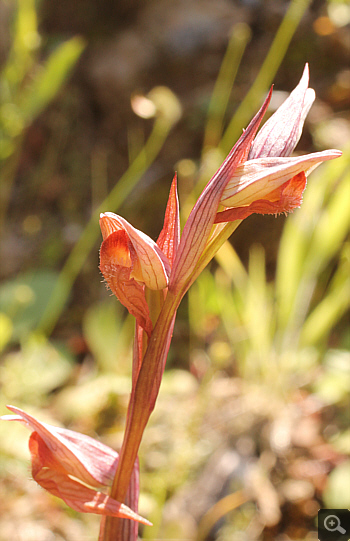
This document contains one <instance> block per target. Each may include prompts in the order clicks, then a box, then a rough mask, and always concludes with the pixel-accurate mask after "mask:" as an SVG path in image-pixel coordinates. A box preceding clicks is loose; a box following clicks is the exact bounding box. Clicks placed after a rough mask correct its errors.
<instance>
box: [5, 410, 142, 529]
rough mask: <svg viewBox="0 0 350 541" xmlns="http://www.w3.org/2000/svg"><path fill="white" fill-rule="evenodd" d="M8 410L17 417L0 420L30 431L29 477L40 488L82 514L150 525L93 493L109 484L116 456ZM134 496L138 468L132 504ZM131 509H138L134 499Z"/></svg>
mask: <svg viewBox="0 0 350 541" xmlns="http://www.w3.org/2000/svg"><path fill="white" fill-rule="evenodd" d="M7 407H8V409H9V410H11V411H12V412H14V413H15V414H16V415H3V416H2V417H0V419H2V420H4V421H19V422H20V423H22V424H24V425H25V426H27V428H29V429H30V430H31V431H32V434H31V436H30V438H29V450H30V454H31V458H32V475H33V478H34V479H35V481H36V482H37V483H38V484H39V485H40V486H42V487H43V488H44V489H45V490H47V491H48V492H50V493H51V494H53V495H54V496H57V497H58V498H61V499H62V500H63V501H64V502H66V504H67V505H69V506H70V507H72V509H75V510H76V511H79V512H81V513H95V514H98V515H108V516H113V517H121V518H128V519H131V520H134V521H136V522H141V523H143V524H150V522H148V520H146V519H144V518H142V517H140V515H138V514H137V513H136V512H135V511H133V510H132V509H130V508H129V507H128V506H127V505H125V504H123V503H119V502H117V501H116V500H114V499H113V498H111V497H110V496H108V495H107V494H105V493H104V492H100V491H98V490H95V489H97V488H106V487H108V486H110V485H111V484H112V481H113V478H114V475H115V472H116V469H117V464H118V453H116V452H115V451H113V449H110V448H109V447H107V446H106V445H103V444H102V443H100V442H98V441H96V440H94V439H93V438H90V437H89V436H84V435H83V434H79V433H78V432H73V431H72V430H66V429H64V428H57V427H54V426H51V425H48V424H46V423H42V422H40V421H38V420H37V419H35V418H34V417H32V416H31V415H29V413H26V412H24V411H23V410H21V409H19V408H16V407H14V406H7ZM92 487H93V488H92ZM135 495H137V497H138V468H137V467H135V468H134V471H133V475H132V479H131V483H130V490H129V499H130V500H133V499H134V497H135ZM132 505H133V506H135V505H136V508H137V501H136V502H135V499H134V501H132Z"/></svg>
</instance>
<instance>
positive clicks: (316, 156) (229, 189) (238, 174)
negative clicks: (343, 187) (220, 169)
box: [221, 149, 342, 207]
mask: <svg viewBox="0 0 350 541" xmlns="http://www.w3.org/2000/svg"><path fill="white" fill-rule="evenodd" d="M341 155H342V153H341V152H340V151H339V150H335V149H331V150H325V151H323V152H314V153H312V154H306V155H304V156H296V157H292V158H290V157H284V156H282V157H264V158H255V159H252V160H249V161H247V162H245V163H244V164H242V165H240V166H238V167H237V169H236V170H235V172H234V174H233V176H232V178H231V179H230V181H229V182H228V184H227V186H226V188H225V190H224V193H223V196H222V198H221V204H222V205H224V206H226V207H238V206H245V205H249V204H251V203H252V202H254V201H256V200H257V199H264V198H265V197H267V196H268V194H269V193H271V192H272V191H274V190H275V189H276V188H279V187H280V186H282V184H285V183H286V182H287V181H288V180H290V179H291V178H293V177H294V176H296V175H298V174H299V173H301V172H304V173H305V175H306V176H308V175H309V174H310V173H311V171H313V170H314V169H315V168H316V167H318V165H320V164H321V163H322V162H324V161H326V160H332V159H334V158H338V157H339V156H341Z"/></svg>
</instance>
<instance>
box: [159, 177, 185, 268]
mask: <svg viewBox="0 0 350 541" xmlns="http://www.w3.org/2000/svg"><path fill="white" fill-rule="evenodd" d="M179 242H180V211H179V199H178V196H177V176H176V173H175V176H174V179H173V182H172V184H171V188H170V193H169V199H168V203H167V207H166V210H165V218H164V225H163V229H162V230H161V232H160V234H159V237H158V239H157V245H158V246H159V248H160V249H161V250H162V252H163V253H164V254H165V255H166V257H167V258H168V261H169V262H170V264H171V265H172V263H173V260H174V258H175V255H176V251H177V248H178V245H179Z"/></svg>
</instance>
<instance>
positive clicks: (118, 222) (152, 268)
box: [100, 212, 170, 290]
mask: <svg viewBox="0 0 350 541" xmlns="http://www.w3.org/2000/svg"><path fill="white" fill-rule="evenodd" d="M100 227H101V232H102V236H103V241H104V242H105V241H107V240H108V238H109V237H110V236H111V235H112V234H114V233H116V232H118V231H125V233H126V235H127V238H128V240H129V242H130V243H131V245H132V248H133V250H134V254H135V256H136V257H132V254H130V261H128V262H127V263H126V265H125V266H126V267H132V270H131V274H130V278H135V279H136V280H137V281H138V282H140V283H144V284H145V285H146V286H147V287H149V288H150V289H152V290H159V289H164V288H166V287H167V285H168V282H169V275H170V264H169V261H168V259H167V257H166V256H165V254H164V253H163V252H162V250H161V249H160V248H159V246H158V245H157V244H156V243H155V242H154V241H153V240H152V239H151V238H150V237H149V236H148V235H146V234H145V233H143V232H142V231H140V230H139V229H136V228H135V227H133V226H132V225H131V224H130V223H129V222H128V221H127V220H125V219H124V218H122V217H121V216H119V215H117V214H114V213H113V212H104V213H101V214H100ZM102 244H103V243H102ZM102 253H103V252H102V251H101V264H102V265H103V264H104V262H103V261H102ZM116 255H117V254H116ZM122 259H124V256H123V257H122ZM110 263H111V265H113V261H111V262H110ZM102 265H101V266H102ZM116 265H120V263H119V262H118V261H116ZM120 266H123V265H120ZM101 270H102V269H101ZM102 272H103V270H102Z"/></svg>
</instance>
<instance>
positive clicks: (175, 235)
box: [3, 65, 341, 541]
mask: <svg viewBox="0 0 350 541" xmlns="http://www.w3.org/2000/svg"><path fill="white" fill-rule="evenodd" d="M308 83H309V72H308V66H307V65H306V66H305V69H304V73H303V76H302V78H301V80H300V82H299V84H298V85H297V87H296V88H295V89H294V91H293V92H292V93H291V94H290V96H289V97H288V98H287V99H286V101H285V102H284V103H283V104H282V105H281V107H279V109H278V110H277V111H276V112H275V113H274V114H273V115H272V116H271V118H270V119H269V120H268V121H267V122H266V123H265V125H264V126H263V127H262V128H261V130H260V131H259V132H258V128H259V125H260V123H261V121H262V118H263V116H264V114H265V113H266V111H267V108H268V105H269V101H270V98H271V93H272V89H271V90H270V92H269V94H268V96H267V98H266V100H265V101H264V103H263V105H262V107H261V109H260V110H259V112H258V113H257V114H256V115H255V117H254V118H253V120H252V121H251V122H250V124H249V126H248V127H247V129H246V130H245V131H244V132H243V134H242V136H241V137H240V139H239V140H238V141H237V143H236V144H235V146H234V147H233V148H232V150H231V152H230V153H229V155H228V156H227V158H226V159H225V161H224V162H223V164H222V165H221V166H220V168H219V169H218V171H217V172H216V173H215V174H214V176H213V177H212V179H211V180H210V181H209V182H208V184H207V186H206V187H205V189H204V190H203V192H202V194H201V195H200V197H199V199H198V201H197V202H196V204H195V205H194V207H193V209H192V211H191V213H190V215H189V218H188V220H187V222H186V224H185V226H184V229H183V232H182V235H181V238H180V219H179V204H178V197H177V188H176V176H175V178H174V180H173V183H172V186H171V190H170V195H169V199H168V203H167V207H166V212H165V219H164V226H163V229H162V231H161V233H160V235H159V237H158V240H157V242H156V243H155V242H154V241H153V240H152V239H151V238H150V237H148V236H147V235H145V234H144V233H143V232H141V231H139V230H137V229H135V228H134V227H133V226H132V225H130V224H129V223H128V222H127V221H126V220H125V219H124V218H122V217H121V216H118V215H117V214H113V213H111V212H105V213H103V214H101V216H100V226H101V231H102V236H103V242H102V245H101V250H100V270H101V272H102V274H103V276H104V278H105V280H106V282H107V285H108V286H109V288H110V289H111V291H112V292H113V293H114V294H115V295H116V297H117V298H118V299H119V301H120V302H121V303H122V304H124V306H125V307H126V308H127V309H128V311H129V312H130V313H131V314H132V315H133V316H134V317H135V320H136V329H135V341H134V351H133V370H132V388H131V396H130V401H129V407H128V413H127V420H126V428H125V434H124V440H123V444H122V448H121V450H120V454H119V456H118V455H117V453H115V452H114V451H112V450H111V449H109V448H108V447H105V446H103V445H102V444H100V443H98V442H95V441H94V440H92V439H91V438H87V437H86V436H83V435H80V434H77V433H75V432H71V431H68V430H63V429H57V428H54V427H49V425H45V424H44V423H39V422H38V421H37V420H35V419H34V418H33V417H31V416H29V415H28V414H26V413H24V412H23V411H21V410H19V409H18V408H14V407H13V406H10V407H9V408H10V410H11V411H13V412H14V413H16V414H17V415H15V416H7V417H3V419H4V418H5V419H7V420H17V421H20V422H23V423H25V424H27V425H28V426H29V427H30V428H31V430H32V431H33V433H32V435H31V438H30V450H31V454H32V468H33V477H34V479H36V481H37V482H38V483H39V484H41V486H43V487H44V488H46V489H47V490H48V491H49V492H51V493H52V494H55V495H57V496H59V497H61V498H62V499H64V501H66V503H68V505H70V506H71V507H73V508H74V509H77V510H80V511H83V512H94V513H100V514H102V515H104V516H103V519H102V523H101V529H100V541H136V540H137V529H138V522H142V523H144V524H148V522H147V521H146V520H145V519H142V518H141V517H140V516H139V515H137V499H138V481H137V454H138V449H139V445H140V442H141V439H142V435H143V432H144V429H145V427H146V424H147V422H148V419H149V417H150V415H151V412H152V410H153V408H154V405H155V402H156V399H157V396H158V392H159V387H160V383H161V379H162V375H163V371H164V367H165V362H166V358H167V354H168V351H169V347H170V342H171V337H172V332H173V327H174V322H175V317H176V312H177V309H178V306H179V304H180V302H181V300H182V298H183V296H184V295H185V293H186V292H187V290H188V289H189V287H190V286H191V284H192V283H193V282H194V280H195V279H196V277H197V276H198V275H199V274H200V272H201V271H202V270H203V268H204V267H205V266H206V265H207V264H208V262H209V261H210V260H211V259H212V258H213V257H214V255H215V253H216V252H217V250H218V249H219V248H220V246H221V245H222V244H223V243H224V242H225V241H226V240H227V239H228V237H229V236H230V234H231V233H232V232H233V231H234V230H235V229H236V227H238V225H239V224H240V223H241V221H242V220H243V219H245V218H246V217H248V216H249V215H251V214H253V213H259V214H271V213H273V214H279V213H287V212H290V211H292V210H294V209H295V208H297V207H299V206H300V204H301V201H302V194H303V191H304V189H305V186H306V179H307V176H308V175H309V174H310V172H311V171H312V170H313V169H315V167H317V166H318V165H320V164H321V163H322V162H324V161H326V160H331V159H334V158H337V157H339V156H340V155H341V152H339V151H338V150H327V151H324V152H317V153H313V154H307V155H305V156H298V157H291V156H290V155H291V153H292V152H293V150H294V148H295V146H296V144H297V143H298V141H299V138H300V135H301V132H302V128H303V124H304V121H305V118H306V115H307V113H308V111H309V109H310V107H311V105H312V103H313V101H314V99H315V93H314V91H313V90H312V89H310V88H308ZM257 132H258V133H257ZM135 465H136V466H135ZM71 476H73V477H74V479H72V477H71ZM109 483H112V487H111V491H110V495H109V496H108V495H106V494H104V493H101V492H97V491H96V490H94V489H93V488H90V487H94V488H97V487H98V486H101V485H102V486H106V485H108V484H109ZM87 485H88V486H87ZM129 501H130V504H129ZM119 502H123V503H119ZM125 504H129V505H130V507H131V509H130V508H129V507H127V506H126V505H125ZM125 519H129V520H125ZM130 519H131V520H130ZM131 521H133V522H131ZM130 524H132V527H131V526H130Z"/></svg>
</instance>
